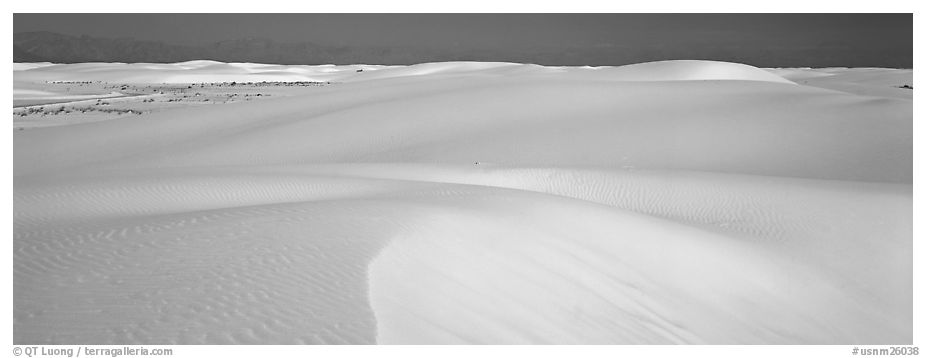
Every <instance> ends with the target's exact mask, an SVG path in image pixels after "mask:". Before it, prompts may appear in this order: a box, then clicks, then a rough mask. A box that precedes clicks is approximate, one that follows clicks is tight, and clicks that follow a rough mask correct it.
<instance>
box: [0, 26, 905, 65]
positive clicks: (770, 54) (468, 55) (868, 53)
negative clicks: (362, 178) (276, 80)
mask: <svg viewBox="0 0 926 358" xmlns="http://www.w3.org/2000/svg"><path fill="white" fill-rule="evenodd" d="M669 59H702V60H718V61H730V62H740V63H746V64H750V65H753V66H760V67H804V66H809V67H835V66H843V67H893V68H912V67H913V55H912V50H911V51H909V52H902V53H890V52H889V51H886V50H885V49H858V48H852V46H849V45H847V44H839V43H824V44H818V45H814V46H802V47H787V46H779V47H775V46H758V45H757V46H753V47H749V48H745V47H740V48H731V47H730V46H725V45H723V44H712V43H710V42H704V43H697V44H691V45H689V46H687V47H684V48H665V47H661V46H659V45H652V46H644V47H639V46H636V47H629V46H608V47H592V48H589V47H574V48H565V49H564V48H559V49H550V48H542V47H535V48H521V49H476V50H474V49H458V48H443V49H432V48H424V47H411V46H409V47H385V46H383V47H357V46H331V45H321V44H316V43H312V42H300V43H284V42H276V41H273V40H269V39H239V40H229V41H220V42H215V43H211V44H207V45H198V46H189V45H175V44H167V43H163V42H157V41H142V40H136V39H132V38H121V39H112V38H98V37H90V36H86V35H84V36H69V35H62V34H58V33H53V32H45V31H39V32H20V33H15V34H13V61H14V62H55V63H77V62H155V63H171V62H182V61H190V60H215V61H222V62H256V63H275V64H293V65H295V64H305V65H315V64H382V65H399V64H415V63H423V62H438V61H503V62H520V63H535V64H541V65H569V66H578V65H590V66H600V65H623V64H629V63H638V62H647V61H657V60H669Z"/></svg>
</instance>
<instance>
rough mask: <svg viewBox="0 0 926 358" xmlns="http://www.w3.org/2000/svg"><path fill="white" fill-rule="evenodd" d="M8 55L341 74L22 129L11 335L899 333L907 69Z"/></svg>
mask: <svg viewBox="0 0 926 358" xmlns="http://www.w3.org/2000/svg"><path fill="white" fill-rule="evenodd" d="M16 68H20V69H21V70H15V71H14V78H15V81H16V82H14V86H15V85H16V84H28V83H33V84H35V83H42V82H44V81H106V82H112V83H121V82H132V83H145V82H146V81H148V82H150V83H162V82H174V81H176V82H178V83H183V82H184V81H186V82H223V81H226V82H227V81H238V82H247V81H262V80H265V79H268V78H277V79H276V80H273V81H331V82H333V83H336V84H333V85H330V86H325V87H317V88H315V89H313V90H312V91H311V92H299V93H298V94H294V95H291V96H286V97H279V98H272V99H266V100H261V101H254V102H238V103H231V104H225V105H215V106H200V107H190V108H181V109H174V110H170V111H162V112H153V113H150V114H146V115H144V116H134V117H127V118H119V119H117V120H108V121H100V122H93V123H78V124H72V125H59V126H55V127H45V128H30V129H29V130H25V131H16V132H14V145H15V148H14V206H15V208H14V209H15V210H14V250H15V256H14V257H15V259H14V306H15V307H14V308H15V309H14V343H16V344H32V343H95V344H120V343H144V344H158V343H181V344H182V343H213V344H225V343H282V344H287V343H297V344H303V343H385V344H389V343H563V344H571V343H618V344H639V343H642V344H661V343H710V344H753V343H760V344H762V343H764V344H780V343H781V344H805V343H813V344H909V343H910V342H911V340H912V318H911V316H912V297H911V295H912V273H911V267H912V262H911V260H912V257H911V255H910V252H911V247H912V242H911V241H912V150H911V148H912V102H911V101H910V100H909V99H907V98H904V97H903V96H875V95H871V92H865V91H884V88H885V86H887V85H888V84H889V83H893V81H894V80H879V78H881V76H887V77H893V76H899V77H898V78H902V77H903V76H905V74H903V73H906V72H902V73H901V72H892V71H891V70H885V69H881V70H879V71H882V72H880V74H879V73H874V72H871V71H870V70H868V69H862V70H856V69H826V70H813V69H776V70H763V69H758V68H755V67H751V66H747V65H741V64H731V63H722V62H710V61H664V62H656V63H647V64H639V65H630V66H621V67H614V68H609V67H599V68H591V67H584V68H578V67H576V68H572V67H544V66H537V65H522V64H512V63H474V62H451V63H431V64H421V65H414V66H366V65H355V66H331V65H325V66H283V65H263V64H243V63H242V64H224V63H218V62H214V61H191V62H184V63H179V64H75V65H51V66H44V67H38V66H36V67H35V68H31V69H27V68H30V66H19V67H14V69H16ZM360 69H362V70H363V71H361V72H358V70H360ZM897 71H903V70H897ZM839 78H843V81H844V82H839V81H838V79H839ZM810 79H820V81H822V80H823V79H832V80H830V81H832V82H831V84H830V85H827V86H824V85H816V84H813V85H807V84H804V83H802V81H807V80H810ZM268 81H270V80H268ZM839 83H842V84H843V85H845V86H849V87H851V89H853V90H839V88H841V87H839V86H841V85H840V84H839ZM21 87H22V86H21ZM25 87H28V86H25ZM866 88H867V89H868V90H865V89H866ZM27 89H29V90H41V88H39V87H28V88H27ZM858 89H862V91H859V90H858ZM898 90H902V91H908V92H911V93H912V91H910V90H906V89H898ZM23 93H25V92H23Z"/></svg>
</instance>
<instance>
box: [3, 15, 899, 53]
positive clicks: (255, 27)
mask: <svg viewBox="0 0 926 358" xmlns="http://www.w3.org/2000/svg"><path fill="white" fill-rule="evenodd" d="M13 28H14V32H26V31H52V32H58V33H62V34H67V35H90V36H95V37H110V38H124V37H134V38H136V39H141V40H156V41H163V42H168V43H175V44H203V43H209V42H215V41H221V40H233V39H242V38H267V39H272V40H275V41H278V42H314V43H318V44H324V45H343V46H359V47H363V46H420V47H428V48H431V49H436V50H443V49H455V50H464V51H465V50H470V49H472V50H492V51H499V52H505V51H526V50H531V51H534V50H537V49H543V50H546V51H558V50H563V51H566V50H569V49H573V50H574V49H581V51H580V52H581V53H591V52H594V51H599V52H601V53H607V52H608V51H612V52H616V51H648V52H647V53H655V54H658V55H659V56H663V57H666V56H669V57H678V58H705V57H715V58H718V57H719V58H726V57H732V59H736V58H737V57H743V58H747V59H748V58H750V56H752V57H755V58H763V57H766V58H767V57H768V56H792V55H788V54H790V53H792V52H793V53H794V55H793V56H803V57H807V56H810V57H814V56H819V57H820V58H823V57H827V56H828V57H829V58H839V57H851V56H869V57H871V56H875V57H877V56H882V57H888V56H890V57H892V58H896V57H897V56H907V57H909V58H910V61H911V63H912V56H913V55H912V54H913V15H912V14H14V16H13ZM596 49H598V50H596ZM878 54H880V55H878ZM654 56H655V55H654ZM801 60H806V61H807V62H815V60H816V58H809V59H808V58H804V59H801ZM817 62H818V61H817ZM875 62H877V61H875ZM873 65H874V64H873ZM911 66H912V65H911Z"/></svg>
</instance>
